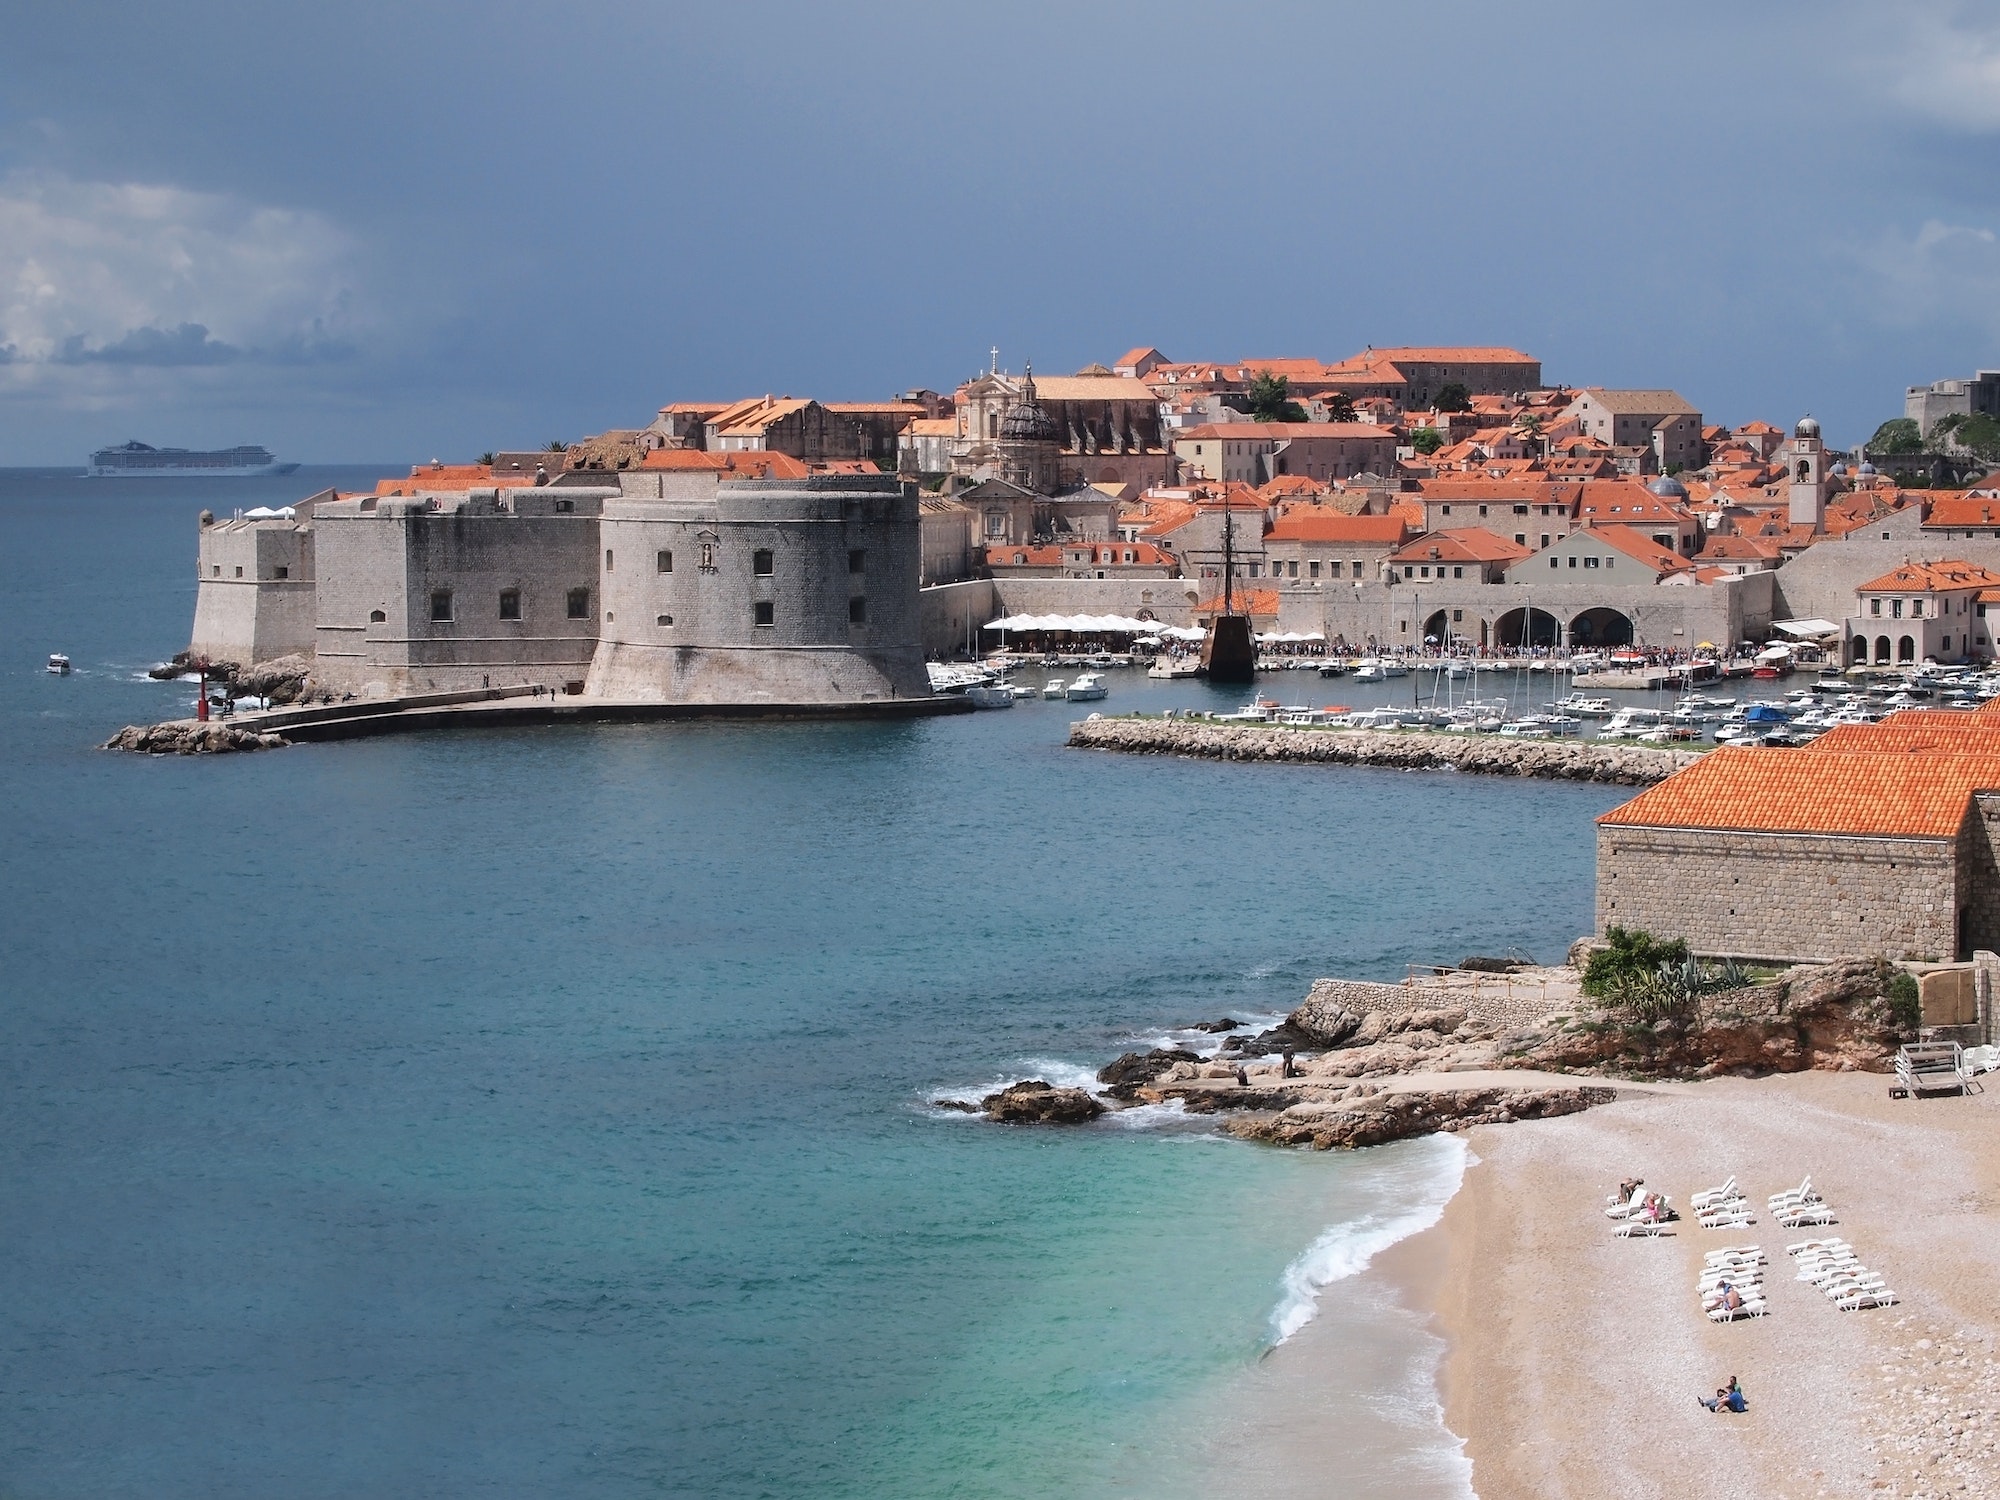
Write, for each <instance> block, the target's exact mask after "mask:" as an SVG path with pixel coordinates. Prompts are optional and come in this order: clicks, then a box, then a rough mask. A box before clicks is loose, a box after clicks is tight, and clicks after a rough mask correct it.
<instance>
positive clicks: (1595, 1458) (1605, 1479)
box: [1321, 1073, 2000, 1500]
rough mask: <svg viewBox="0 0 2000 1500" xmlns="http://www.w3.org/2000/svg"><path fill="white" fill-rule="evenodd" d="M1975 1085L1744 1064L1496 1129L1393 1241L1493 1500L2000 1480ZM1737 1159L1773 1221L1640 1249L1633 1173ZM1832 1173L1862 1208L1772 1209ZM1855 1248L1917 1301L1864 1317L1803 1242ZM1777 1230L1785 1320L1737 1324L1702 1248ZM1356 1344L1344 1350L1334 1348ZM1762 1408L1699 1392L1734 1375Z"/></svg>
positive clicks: (1687, 1173)
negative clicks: (1686, 1084) (1610, 1200)
mask: <svg viewBox="0 0 2000 1500" xmlns="http://www.w3.org/2000/svg"><path fill="white" fill-rule="evenodd" d="M1991 1082H1992V1085H1993V1088H1992V1091H1991V1092H1989V1093H1987V1094H1985V1095H1983V1096H1974V1097H1969V1098H1929V1099H1923V1100H1891V1099H1889V1098H1888V1092H1887V1085H1888V1080H1887V1079H1886V1078H1885V1077H1883V1076H1880V1075H1873V1074H1855V1073H1847V1074H1834V1073H1812V1074H1802V1075H1795V1076H1792V1077H1784V1078H1770V1079H1762V1080H1741V1079H1722V1080H1716V1081H1714V1082H1711V1083H1707V1084H1703V1085H1700V1086H1699V1087H1697V1088H1692V1089H1688V1090H1683V1091H1676V1092H1674V1093H1670V1094H1651V1095H1642V1094H1631V1095H1627V1096H1626V1097H1624V1098H1622V1099H1621V1100H1620V1101H1619V1102H1618V1103H1616V1104H1612V1105H1608V1106H1604V1107H1601V1108H1598V1109H1593V1110H1589V1111H1586V1112H1585V1113H1582V1114H1578V1115H1570V1116H1566V1117H1564V1118H1561V1119H1556V1120H1545V1121H1535V1122H1530V1123H1526V1124H1517V1125H1506V1126H1483V1127H1480V1128H1478V1129H1476V1130H1474V1131H1473V1132H1472V1133H1471V1135H1470V1137H1469V1143H1470V1145H1471V1148H1472V1151H1473V1154H1474V1156H1475V1158H1476V1162H1475V1164H1474V1165H1473V1166H1472V1167H1471V1168H1470V1169H1469V1170H1468V1172H1467V1174H1466V1178H1465V1184H1464V1186H1463V1187H1462V1188H1461V1190H1460V1192H1459V1193H1458V1195H1457V1196H1456V1197H1455V1198H1454V1199H1453V1200H1452V1202H1451V1203H1450V1205H1449V1206H1448V1207H1447V1209H1446V1211H1445V1217H1444V1220H1443V1222H1442V1223H1441V1224H1440V1225H1439V1226H1438V1227H1437V1228H1435V1229H1433V1230H1430V1231H1428V1232H1427V1233H1425V1234H1422V1235H1419V1236H1417V1237H1416V1238H1415V1239H1414V1240H1412V1241H1409V1242H1407V1243H1406V1244H1405V1245H1402V1246H1398V1247H1396V1249H1395V1251H1392V1252H1391V1253H1389V1254H1387V1255H1385V1256H1384V1257H1383V1258H1382V1260H1381V1262H1380V1263H1379V1265H1378V1267H1376V1268H1375V1270H1376V1271H1377V1272H1379V1273H1380V1274H1383V1275H1386V1276H1390V1277H1393V1278H1395V1279H1396V1280H1397V1281H1398V1282H1399V1284H1400V1285H1401V1287H1402V1290H1403V1294H1404V1295H1405V1297H1407V1298H1409V1299H1411V1301H1412V1304H1413V1305H1415V1306H1420V1307H1428V1308H1429V1310H1430V1311H1431V1312H1432V1314H1433V1317H1434V1324H1433V1326H1434V1327H1435V1328H1436V1329H1437V1330H1438V1331H1439V1332H1441V1333H1442V1334H1444V1336H1445V1337H1446V1338H1447V1340H1448V1342H1449V1352H1448V1354H1447V1356H1446V1359H1445V1363H1444V1368H1443V1371H1442V1375H1441V1384H1442V1388H1443V1395H1444V1402H1445V1413H1446V1420H1447V1422H1448V1424H1449V1426H1450V1427H1451V1429H1452V1431H1454V1432H1455V1433H1457V1434H1459V1435H1460V1436H1461V1437H1463V1438H1464V1439H1465V1442H1466V1452H1467V1454H1468V1456H1469V1457H1470V1458H1471V1460H1472V1464H1473V1472H1472V1482H1473V1486H1474V1488H1475V1489H1476V1491H1477V1493H1478V1494H1479V1496H1481V1497H1482V1500H1530V1497H1533V1500H1603V1497H1607V1496H1621V1497H1622V1496H1648V1497H1650V1496H1660V1497H1668V1496H1684V1495H1693V1494H1699V1495H1702V1496H1705V1497H1716V1500H1722V1497H1734V1496H1743V1497H1752V1496H1755V1497H1779V1496H1782V1497H1818V1496H1857V1495H1869V1496H1872V1495H1896V1496H1907V1495H1939V1496H1945V1495H1952V1496H1957V1495H1973V1496H1976V1495H1992V1494H1995V1493H2000V1479H1996V1478H1995V1477H1994V1476H1995V1475H2000V1449H1996V1437H2000V1362H1996V1357H1997V1356H2000V1075H1993V1076H1992V1079H1991ZM1731 1173H1734V1174H1735V1175H1736V1177H1737V1179H1738V1181H1739V1183H1740V1184H1741V1185H1742V1187H1743V1189H1744V1192H1745V1193H1746V1195H1747V1196H1748V1197H1749V1198H1750V1200H1751V1203H1752V1205H1753V1212H1754V1214H1755V1217H1756V1219H1757V1221H1758V1222H1757V1223H1756V1225H1755V1226H1754V1227H1752V1228H1750V1229H1747V1230H1746V1229H1733V1230H1705V1229H1702V1228H1701V1227H1700V1226H1699V1225H1697V1224H1696V1223H1694V1221H1693V1220H1692V1218H1691V1217H1690V1218H1684V1219H1683V1220H1682V1221H1680V1222H1679V1223H1677V1224H1674V1225H1671V1226H1669V1230H1670V1232H1669V1233H1668V1234H1667V1235H1664V1236H1662V1237H1661V1238H1659V1239H1654V1240H1648V1239H1637V1240H1629V1241H1628V1240H1619V1239H1615V1238H1613V1237H1612V1235H1611V1233H1610V1231H1611V1229H1612V1227H1613V1226H1612V1223H1611V1221H1609V1220H1607V1219H1606V1218H1605V1217H1604V1214H1603V1212H1602V1208H1603V1204H1604V1200H1605V1195H1606V1194H1607V1193H1608V1192H1610V1191H1611V1190H1612V1189H1613V1188H1614V1187H1615V1186H1616V1185H1617V1183H1618V1181H1619V1179H1620V1178H1622V1177H1624V1176H1626V1175H1628V1174H1630V1175H1638V1176H1642V1177H1644V1178H1645V1179H1646V1181H1647V1184H1648V1185H1649V1186H1651V1187H1653V1188H1655V1189H1657V1190H1660V1191H1664V1192H1666V1193H1668V1194H1669V1195H1670V1196H1671V1197H1672V1199H1673V1201H1674V1205H1675V1206H1676V1207H1677V1208H1680V1209H1682V1210H1683V1211H1685V1209H1686V1204H1687V1200H1688V1197H1689V1195H1690V1194H1691V1193H1692V1192H1694V1191H1696V1190H1699V1189H1703V1188H1709V1187H1713V1186H1716V1185H1718V1184H1720V1183H1721V1182H1722V1181H1723V1180H1724V1179H1725V1178H1726V1177H1728V1176H1729V1175H1730V1174H1731ZM1808 1173H1810V1174H1811V1176H1812V1178H1813V1181H1814V1183H1815V1185H1816V1186H1817V1187H1819V1188H1820V1190H1821V1191H1822V1192H1823V1193H1824V1194H1825V1196H1826V1198H1827V1200H1828V1203H1829V1205H1830V1206H1831V1207H1832V1208H1833V1210H1834V1212H1835V1214H1836V1215H1837V1217H1838V1219H1839V1223H1838V1224H1837V1225H1835V1226H1832V1227H1830V1228H1826V1229H1795V1230H1787V1229H1784V1228H1782V1227H1781V1226H1779V1225H1778V1224H1777V1223H1776V1222H1775V1220H1774V1219H1773V1218H1772V1216H1771V1215H1770V1214H1769V1213H1768V1212H1766V1211H1765V1207H1764V1200H1765V1198H1766V1197H1767V1196H1768V1195H1769V1194H1771V1193H1774V1192H1777V1191H1779V1190H1781V1189H1785V1188H1790V1187H1795V1186H1796V1185H1797V1184H1798V1182H1799V1180H1800V1179H1801V1178H1802V1177H1804V1176H1806V1175H1807V1174H1808ZM1821 1235H1838V1236H1840V1237H1841V1238H1843V1239H1845V1240H1847V1241H1849V1242H1850V1243H1851V1244H1852V1245H1853V1246H1854V1248H1855V1250H1856V1252H1857V1254H1858V1255H1859V1256H1860V1257H1861V1259H1862V1261H1863V1262H1864V1263H1865V1264H1866V1265H1867V1266H1868V1267H1869V1268H1870V1269H1872V1270H1875V1271H1878V1272H1880V1273H1881V1274H1882V1275H1883V1276H1884V1277H1885V1278H1886V1279H1887V1281H1888V1283H1889V1285H1890V1286H1891V1287H1892V1288H1894V1289H1895V1291H1896V1292H1897V1293H1898V1295H1899V1296H1900V1297H1901V1298H1902V1301H1901V1303H1900V1305H1898V1306H1895V1307H1891V1308H1882V1309H1873V1310H1868V1311H1857V1312H1841V1311H1839V1310H1837V1309H1836V1308H1835V1307H1834V1306H1833V1305H1832V1304H1831V1303H1830V1302H1828V1301H1827V1300H1826V1299H1825V1297H1824V1296H1822V1295H1821V1293H1820V1292H1819V1291H1818V1290H1816V1289H1815V1288H1813V1287H1812V1286H1810V1285H1808V1284H1806V1283H1802V1282H1799V1281H1797V1280H1796V1279H1795V1268H1794V1263H1793V1261H1792V1259H1791V1257H1790V1256H1788V1255H1787V1254H1786V1253H1785V1249H1784V1247H1785V1246H1786V1245H1787V1244H1790V1243H1793V1242H1796V1241H1799V1240H1803V1239H1807V1238H1810V1237H1815V1236H1821ZM1744 1244H1757V1245H1761V1246H1763V1247H1764V1249H1765V1250H1766V1252H1767V1253H1768V1254H1769V1256H1770V1265H1769V1266H1768V1268H1767V1270H1766V1276H1765V1280H1766V1288H1767V1296H1768V1298H1769V1301H1770V1305H1771V1311H1770V1316H1768V1317H1765V1318H1760V1319H1748V1320H1743V1321H1739V1322H1736V1323H1733V1324H1727V1325H1721V1326H1717V1325H1714V1324H1711V1323H1709V1322H1708V1321H1707V1320H1706V1319H1705V1318H1704V1317H1703V1315H1702V1313H1701V1310H1700V1307H1699V1306H1698V1303H1697V1300H1696V1293H1695V1282H1696V1279H1697V1276H1698V1274H1699V1269H1700V1263H1701V1257H1702V1255H1703V1253H1704V1252H1706V1251H1709V1250H1713V1249H1717V1248H1720V1247H1722V1246H1725V1245H1744ZM1321 1352H1322V1357H1326V1358H1337V1357H1338V1351H1321ZM1732 1374H1733V1375H1737V1376H1739V1377H1740V1378H1741V1379H1742V1382H1743V1385H1744V1388H1745V1390H1746V1392H1747V1393H1748V1396H1749V1399H1750V1403H1751V1410H1750V1411H1749V1412H1748V1413H1747V1414H1745V1415H1741V1416H1717V1415H1711V1414H1710V1413H1709V1412H1707V1411H1706V1410H1704V1409H1702V1408H1701V1407H1699V1406H1697V1405H1696V1403H1695V1397H1696V1396H1697V1395H1706V1394H1709V1393H1711V1392H1713V1390H1714V1389H1715V1387H1716V1386H1718V1385H1720V1384H1722V1383H1723V1382H1724V1381H1725V1380H1727V1379H1728V1377H1729V1376H1731V1375H1732Z"/></svg>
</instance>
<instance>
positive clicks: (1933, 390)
mask: <svg viewBox="0 0 2000 1500" xmlns="http://www.w3.org/2000/svg"><path fill="white" fill-rule="evenodd" d="M1903 415H1904V416H1906V417H1908V418H1909V419H1910V420H1911V421H1912V422H1915V423H1916V424H1917V431H1918V432H1920V433H1923V434H1925V435H1928V434H1929V433H1930V430H1931V429H1932V428H1933V427H1935V426H1936V425H1937V424H1938V423H1939V422H1942V421H1943V420H1944V419H1945V418H1946V417H1970V416H1974V415H1983V416H1988V417H2000V370H1981V371H1980V372H1979V373H1978V374H1977V375H1974V376H1973V377H1972V378H1971V379H1970V380H1934V381H1932V382H1931V383H1930V384H1929V385H1913V386H1910V387H1909V388H1907V389H1906V390H1905V391H1904V392H1903Z"/></svg>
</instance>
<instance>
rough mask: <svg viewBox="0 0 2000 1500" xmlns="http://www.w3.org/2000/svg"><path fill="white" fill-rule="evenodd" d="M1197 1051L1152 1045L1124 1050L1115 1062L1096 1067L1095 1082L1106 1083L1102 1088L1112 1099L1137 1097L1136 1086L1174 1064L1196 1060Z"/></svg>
mask: <svg viewBox="0 0 2000 1500" xmlns="http://www.w3.org/2000/svg"><path fill="white" fill-rule="evenodd" d="M1201 1061H1202V1056H1201V1054H1200V1053H1199V1052H1189V1051H1187V1050H1186V1049H1184V1048H1179V1047H1175V1048H1167V1047H1155V1048H1154V1049H1153V1050H1152V1051H1151V1052H1127V1053H1126V1054H1125V1055H1124V1056H1122V1057H1120V1058H1118V1059H1117V1060H1116V1061H1113V1062H1108V1063H1106V1064H1105V1065H1104V1066H1103V1067H1101V1068H1099V1069H1098V1070H1097V1081H1098V1082H1099V1083H1102V1084H1106V1085H1108V1087H1107V1088H1106V1089H1105V1090H1104V1092H1105V1093H1107V1094H1109V1095H1110V1096H1111V1097H1112V1098H1114V1099H1136V1098H1137V1097H1138V1096H1139V1086H1140V1085H1141V1084H1147V1083H1151V1082H1152V1081H1153V1080H1154V1079H1156V1078H1158V1077H1159V1076H1160V1075H1161V1074H1163V1073H1165V1072H1166V1071H1167V1070H1168V1069H1170V1068H1172V1067H1173V1066H1174V1064H1175V1063H1199V1062H1201Z"/></svg>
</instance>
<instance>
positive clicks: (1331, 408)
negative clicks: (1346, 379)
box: [1326, 391, 1358, 422]
mask: <svg viewBox="0 0 2000 1500" xmlns="http://www.w3.org/2000/svg"><path fill="white" fill-rule="evenodd" d="M1357 415H1358V414H1357V413H1356V412H1355V410H1354V398H1353V397H1352V396H1350V395H1348V394H1347V392H1345V391H1335V392H1334V393H1333V394H1332V395H1330V396H1328V397H1327V398H1326V419H1327V420H1328V421H1329V422H1352V421H1354V420H1355V419H1356V417H1357Z"/></svg>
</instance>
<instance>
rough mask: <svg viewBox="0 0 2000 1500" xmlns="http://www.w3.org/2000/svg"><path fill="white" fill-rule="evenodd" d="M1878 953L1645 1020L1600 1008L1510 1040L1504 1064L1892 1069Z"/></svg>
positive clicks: (1658, 1071)
mask: <svg viewBox="0 0 2000 1500" xmlns="http://www.w3.org/2000/svg"><path fill="white" fill-rule="evenodd" d="M1887 977H1888V975H1887V973H1886V972H1885V971H1884V968H1883V966H1882V965H1881V963H1880V962H1879V961H1878V960H1875V959H1866V958H1854V959H1843V960H1840V961H1838V962H1835V963H1830V964H1800V965H1798V966H1797V967H1795V968H1791V969H1788V970H1786V971H1785V972H1784V973H1783V974H1781V975H1779V976H1778V977H1777V978H1776V979H1774V980H1772V981H1771V982H1769V983H1768V984H1758V985H1752V986H1750V987H1748V988H1746V989H1740V990H1732V991H1730V992H1728V993H1726V994H1722V995H1714V996H1710V997H1709V998H1707V999H1705V1000H1703V1001H1702V1002H1700V1004H1699V1005H1697V1006H1696V1007H1694V1009H1693V1010H1691V1011H1690V1012H1689V1013H1688V1014H1686V1015H1679V1016H1665V1017H1661V1018H1660V1019H1657V1020H1652V1021H1645V1020H1641V1019H1638V1018H1636V1017H1634V1016H1631V1015H1629V1014H1626V1013H1623V1012H1621V1011H1619V1010H1618V1009H1617V1008H1616V1007H1612V1006H1602V1007H1596V1006H1594V1007H1592V1008H1590V1009H1588V1010H1582V1011H1579V1012H1578V1013H1576V1014H1575V1015H1572V1016H1570V1017H1567V1018H1566V1019H1565V1020H1564V1021H1563V1022H1562V1023H1561V1024H1559V1025H1557V1026H1555V1027H1553V1028H1551V1029H1550V1030H1549V1031H1547V1032H1545V1033H1541V1034H1537V1035H1528V1036H1521V1037H1517V1038H1514V1039H1512V1040H1511V1042H1510V1044H1509V1045H1508V1046H1507V1047H1506V1048H1505V1049H1504V1055H1503V1056H1502V1057H1501V1058H1500V1060H1499V1063H1498V1066H1501V1067H1516V1068H1539V1069H1544V1070H1547V1071H1552V1072H1563V1073H1579V1072H1598V1073H1617V1074H1621V1075H1624V1076H1627V1077H1634V1078H1712V1077H1715V1076H1716V1075H1717V1074H1721V1073H1730V1074H1737V1075H1743V1076H1755V1075H1757V1074H1762V1073H1802V1072H1805V1071H1806V1070H1808V1069H1814V1068H1817V1069H1823V1070H1833V1071H1842V1072H1848V1071H1860V1072H1866V1073H1886V1072H1889V1071H1891V1070H1892V1069H1893V1068H1894V1066H1895V1056H1896V1047H1897V1045H1898V1044H1899V1042H1901V1041H1902V1040H1903V1036H1902V1033H1901V1032H1900V1031H1899V1030H1898V1029H1897V1025H1896V1021H1895V1018H1894V1016H1893V1015H1892V1013H1891V1011H1890V1008H1889V1004H1888V1001H1887V1000H1886V999H1885V998H1884V996H1883V990H1884V987H1885V982H1886V979H1887Z"/></svg>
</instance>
